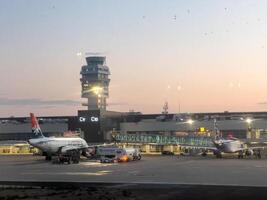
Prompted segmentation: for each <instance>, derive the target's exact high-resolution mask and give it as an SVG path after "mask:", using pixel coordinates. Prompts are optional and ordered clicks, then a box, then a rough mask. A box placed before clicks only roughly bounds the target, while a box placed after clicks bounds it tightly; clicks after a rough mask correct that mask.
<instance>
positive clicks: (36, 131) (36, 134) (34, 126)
mask: <svg viewBox="0 0 267 200" xmlns="http://www.w3.org/2000/svg"><path fill="white" fill-rule="evenodd" d="M30 117H31V124H32V133H33V137H34V138H40V137H44V136H43V133H42V131H41V128H40V126H39V123H38V120H37V118H36V117H35V116H34V114H33V113H30Z"/></svg>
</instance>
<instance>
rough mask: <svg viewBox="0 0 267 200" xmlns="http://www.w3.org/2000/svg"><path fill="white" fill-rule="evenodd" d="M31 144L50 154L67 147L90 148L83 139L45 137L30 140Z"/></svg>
mask: <svg viewBox="0 0 267 200" xmlns="http://www.w3.org/2000/svg"><path fill="white" fill-rule="evenodd" d="M29 143H30V144H31V145H32V146H34V147H36V148H38V149H40V150H42V151H43V152H46V153H49V154H55V153H57V152H58V150H59V148H60V147H66V146H69V147H78V148H86V147H88V145H87V143H86V141H85V140H84V139H82V138H55V137H43V138H36V139H30V140H29Z"/></svg>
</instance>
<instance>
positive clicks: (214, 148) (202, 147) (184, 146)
mask: <svg viewBox="0 0 267 200" xmlns="http://www.w3.org/2000/svg"><path fill="white" fill-rule="evenodd" d="M179 146H181V147H182V148H188V149H203V150H210V151H215V150H217V148H216V147H211V146H194V145H179Z"/></svg>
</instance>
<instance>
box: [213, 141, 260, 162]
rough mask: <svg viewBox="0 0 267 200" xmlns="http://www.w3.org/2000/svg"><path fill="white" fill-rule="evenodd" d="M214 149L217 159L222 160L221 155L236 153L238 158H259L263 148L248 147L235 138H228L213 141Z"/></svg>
mask: <svg viewBox="0 0 267 200" xmlns="http://www.w3.org/2000/svg"><path fill="white" fill-rule="evenodd" d="M213 143H214V146H215V147H216V149H213V152H214V154H215V155H216V157H217V158H222V153H238V158H243V157H244V156H252V155H255V156H256V157H258V158H261V150H263V149H264V147H248V146H247V144H246V143H245V142H243V141H241V140H239V139H237V138H234V137H232V136H228V138H227V139H223V138H217V139H215V140H214V141H213Z"/></svg>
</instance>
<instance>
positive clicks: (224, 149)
mask: <svg viewBox="0 0 267 200" xmlns="http://www.w3.org/2000/svg"><path fill="white" fill-rule="evenodd" d="M214 130H215V133H216V137H215V138H214V140H213V141H212V142H213V144H214V147H198V146H191V147H190V148H195V149H202V150H203V153H202V155H204V156H205V155H206V152H207V151H208V150H209V151H212V152H213V154H214V155H216V157H217V158H222V153H238V158H243V157H244V156H252V155H255V156H256V157H257V158H261V150H263V149H264V147H248V146H247V144H246V142H243V141H241V140H239V139H237V138H234V137H233V136H232V135H229V136H228V138H227V139H224V138H222V137H219V132H220V131H219V129H218V126H217V121H216V119H215V120H214ZM187 147H189V146H187Z"/></svg>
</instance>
